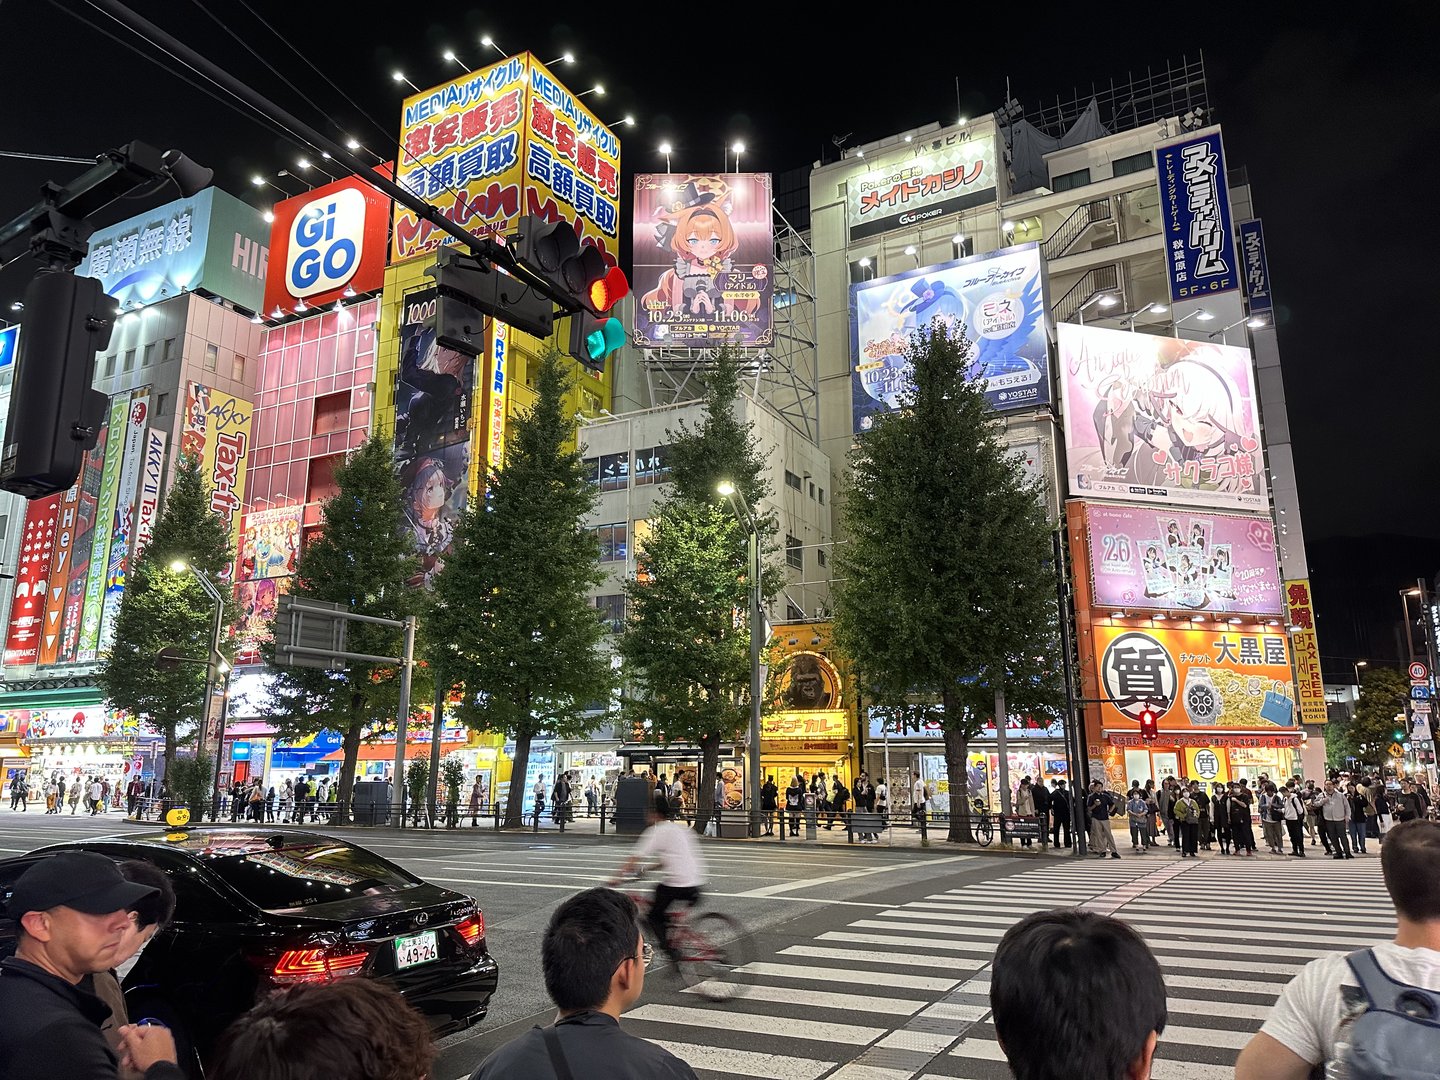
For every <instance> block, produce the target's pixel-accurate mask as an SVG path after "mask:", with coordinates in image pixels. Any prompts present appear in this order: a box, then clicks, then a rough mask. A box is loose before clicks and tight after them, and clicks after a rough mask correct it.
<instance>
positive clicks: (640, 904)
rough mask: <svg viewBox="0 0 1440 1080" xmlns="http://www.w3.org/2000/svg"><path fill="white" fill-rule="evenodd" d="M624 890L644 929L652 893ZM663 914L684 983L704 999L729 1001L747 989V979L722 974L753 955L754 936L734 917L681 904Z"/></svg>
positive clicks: (676, 967) (737, 966)
mask: <svg viewBox="0 0 1440 1080" xmlns="http://www.w3.org/2000/svg"><path fill="white" fill-rule="evenodd" d="M633 880H636V879H632V881H633ZM622 887H623V886H622ZM625 892H626V893H627V894H628V895H629V896H630V898H631V899H632V900H634V901H635V906H636V907H637V908H638V909H639V910H640V921H641V925H642V926H644V927H645V928H646V930H648V929H649V925H648V920H647V916H648V915H649V913H650V908H651V905H652V904H653V903H654V897H652V896H651V895H650V894H649V893H645V892H641V891H639V890H637V889H633V888H629V889H625ZM667 914H668V915H669V918H670V946H671V948H673V949H674V950H675V953H676V954H677V955H676V958H675V970H676V971H678V972H679V973H680V979H681V981H682V982H684V983H685V985H686V986H687V987H690V988H691V989H693V990H694V991H695V992H696V993H698V994H699V995H700V996H701V997H703V998H705V999H706V1000H707V1001H731V1000H733V999H735V998H737V997H742V996H744V995H745V994H746V993H748V992H749V989H750V987H749V985H748V984H747V983H743V982H733V981H730V980H729V979H726V978H725V976H727V975H729V974H730V972H732V971H734V970H735V969H736V968H741V967H744V966H745V965H746V964H748V963H750V962H751V961H752V960H754V959H755V940H754V938H752V937H751V936H750V932H749V931H748V930H746V929H745V928H744V927H743V926H741V925H740V923H739V921H738V920H736V919H733V918H731V917H730V916H729V915H726V914H724V913H723V912H719V911H702V912H700V913H699V914H695V911H694V909H693V908H690V907H683V906H674V907H671V908H670V910H669V911H668V912H667ZM661 944H662V943H661V942H656V945H657V946H659V945H661Z"/></svg>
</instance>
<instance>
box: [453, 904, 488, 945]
mask: <svg viewBox="0 0 1440 1080" xmlns="http://www.w3.org/2000/svg"><path fill="white" fill-rule="evenodd" d="M455 929H456V930H458V931H459V932H460V936H461V937H462V938H464V939H465V944H466V945H475V944H478V943H479V941H480V939H481V938H483V937H484V936H485V915H484V913H483V912H480V911H477V912H476V913H475V914H474V915H471V916H470V917H469V918H468V919H462V920H461V921H460V922H458V923H456V924H455Z"/></svg>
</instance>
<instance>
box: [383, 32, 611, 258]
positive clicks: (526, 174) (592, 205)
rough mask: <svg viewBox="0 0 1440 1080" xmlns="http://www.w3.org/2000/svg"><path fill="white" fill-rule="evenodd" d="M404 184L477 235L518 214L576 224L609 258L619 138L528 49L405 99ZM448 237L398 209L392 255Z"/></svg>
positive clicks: (410, 253) (406, 254)
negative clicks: (528, 51) (563, 220)
mask: <svg viewBox="0 0 1440 1080" xmlns="http://www.w3.org/2000/svg"><path fill="white" fill-rule="evenodd" d="M397 172H398V174H399V178H400V183H401V184H403V185H404V186H405V187H407V188H409V189H410V190H411V191H413V192H414V193H415V194H416V195H418V196H420V197H421V198H423V199H424V200H425V201H426V202H428V203H430V204H431V205H432V206H434V207H436V208H437V209H438V210H440V212H441V213H443V214H444V215H445V216H446V217H447V218H449V219H450V220H451V221H453V222H454V223H455V224H456V225H458V226H460V227H461V228H462V229H465V230H467V231H469V232H473V233H477V234H480V233H484V232H487V231H499V232H503V231H506V230H507V229H508V228H509V227H510V226H511V225H513V223H514V221H515V219H516V218H518V217H519V216H520V215H521V214H538V215H540V216H541V217H544V218H547V219H548V220H551V221H554V220H557V219H560V218H564V219H565V220H567V221H570V222H573V223H576V231H577V233H579V235H580V237H581V239H582V240H589V241H590V242H591V243H593V244H595V245H596V246H597V247H598V248H599V249H600V251H601V252H602V253H603V254H604V255H605V256H606V261H607V262H609V263H611V264H613V263H614V262H615V257H616V251H617V243H618V240H619V236H620V232H619V229H620V140H619V139H617V138H616V137H615V133H614V132H612V131H611V130H610V129H609V128H608V127H606V126H605V125H604V124H602V123H601V122H600V121H599V120H598V119H597V118H596V116H595V114H594V113H592V112H590V110H589V109H587V108H586V107H585V106H584V105H583V104H582V103H581V102H580V101H579V100H578V99H577V98H576V97H575V96H574V95H572V94H571V93H570V91H569V90H567V89H566V88H565V86H564V85H563V84H562V83H561V82H560V81H559V80H558V79H556V78H555V76H554V75H552V74H551V73H550V71H549V70H548V69H547V68H546V67H545V65H544V64H542V63H541V62H540V61H539V60H537V59H536V58H535V57H534V56H532V55H531V54H530V53H521V54H520V55H519V56H511V57H507V58H506V59H504V60H501V61H500V62H499V63H498V64H494V65H492V66H491V67H488V68H482V69H480V70H478V71H472V72H467V73H466V74H464V75H462V76H460V77H459V78H457V79H455V80H454V81H452V82H449V83H445V84H444V85H441V86H437V87H435V88H434V89H431V90H426V91H424V92H423V93H419V94H416V95H414V96H412V97H408V98H406V99H405V103H404V105H403V107H402V111H401V122H400V161H399V163H398V168H397ZM448 242H449V241H448V240H446V239H445V238H444V234H443V233H441V232H439V231H437V230H436V229H435V228H434V226H432V225H430V224H429V223H428V222H422V221H420V220H419V219H418V218H417V217H416V216H415V215H414V214H413V213H411V212H410V211H409V210H406V209H405V208H404V207H402V206H400V205H399V204H398V203H397V204H396V205H395V214H394V230H393V236H392V241H391V254H390V261H391V262H392V263H397V262H400V261H402V260H405V259H410V258H414V257H415V256H417V255H423V254H425V253H426V252H430V251H434V250H435V249H436V248H438V247H440V246H441V244H442V243H448Z"/></svg>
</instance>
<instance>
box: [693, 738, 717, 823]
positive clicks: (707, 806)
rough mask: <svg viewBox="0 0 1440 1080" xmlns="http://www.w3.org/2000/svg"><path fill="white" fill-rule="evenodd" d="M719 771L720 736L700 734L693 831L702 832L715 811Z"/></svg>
mask: <svg viewBox="0 0 1440 1080" xmlns="http://www.w3.org/2000/svg"><path fill="white" fill-rule="evenodd" d="M719 771H720V736H719V735H702V736H700V790H699V791H697V792H696V793H695V831H696V832H698V833H703V832H704V831H705V826H706V825H707V824H708V823H709V821H710V818H711V817H712V816H714V812H715V777H716V774H718V773H719Z"/></svg>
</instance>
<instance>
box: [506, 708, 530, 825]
mask: <svg viewBox="0 0 1440 1080" xmlns="http://www.w3.org/2000/svg"><path fill="white" fill-rule="evenodd" d="M529 767H530V733H529V732H528V731H525V732H519V733H517V734H516V736H515V758H514V760H513V761H511V762H510V795H509V797H508V798H507V799H506V800H505V825H504V827H505V828H507V829H518V828H520V827H521V826H522V825H524V824H525V770H526V769H528V768H529Z"/></svg>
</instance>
